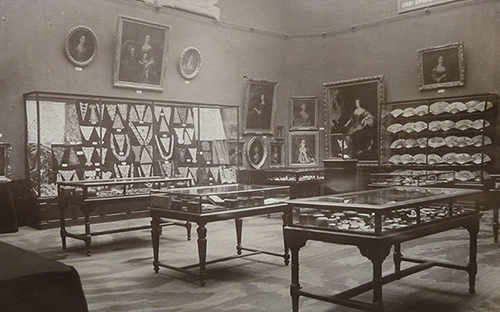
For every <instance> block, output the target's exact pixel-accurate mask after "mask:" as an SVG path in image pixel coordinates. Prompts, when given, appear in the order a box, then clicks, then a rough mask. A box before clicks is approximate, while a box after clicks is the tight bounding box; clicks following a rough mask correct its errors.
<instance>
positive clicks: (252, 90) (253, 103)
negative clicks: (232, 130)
mask: <svg viewBox="0 0 500 312" xmlns="http://www.w3.org/2000/svg"><path fill="white" fill-rule="evenodd" d="M277 88H278V83H277V82H273V81H267V80H255V79H248V81H247V85H246V92H245V106H244V110H243V133H244V134H272V133H273V131H274V117H275V113H276V91H277Z"/></svg>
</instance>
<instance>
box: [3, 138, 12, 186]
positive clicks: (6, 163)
mask: <svg viewBox="0 0 500 312" xmlns="http://www.w3.org/2000/svg"><path fill="white" fill-rule="evenodd" d="M11 154H12V144H11V143H7V142H0V182H10V181H11V180H12V174H11V168H10V155H11Z"/></svg>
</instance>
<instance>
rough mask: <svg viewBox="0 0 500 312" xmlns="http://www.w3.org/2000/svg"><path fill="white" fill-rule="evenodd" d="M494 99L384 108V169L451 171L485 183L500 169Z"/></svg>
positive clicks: (452, 99)
mask: <svg viewBox="0 0 500 312" xmlns="http://www.w3.org/2000/svg"><path fill="white" fill-rule="evenodd" d="M497 104H498V95H496V94H476V95H468V96H460V97H449V98H432V99H422V100H413V101H402V102H391V103H383V104H381V109H380V120H381V123H380V153H379V155H380V160H379V161H380V165H381V166H382V167H384V168H386V169H387V170H394V169H395V168H410V167H411V168H412V169H415V168H419V169H429V168H432V169H438V170H445V171H448V170H453V171H454V172H455V180H456V181H461V182H464V181H476V182H481V181H483V180H485V179H487V178H488V172H489V171H491V169H492V168H494V167H495V166H496V164H495V162H496V161H497V158H498V157H497V155H496V154H497V151H496V150H495V142H496V125H497Z"/></svg>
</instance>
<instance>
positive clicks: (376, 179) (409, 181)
mask: <svg viewBox="0 0 500 312" xmlns="http://www.w3.org/2000/svg"><path fill="white" fill-rule="evenodd" d="M370 178H371V181H370V184H369V186H377V187H388V186H431V185H434V186H435V185H443V184H449V183H451V182H453V181H454V180H455V172H454V171H451V170H450V171H444V170H412V169H396V170H394V171H391V172H375V173H371V174H370Z"/></svg>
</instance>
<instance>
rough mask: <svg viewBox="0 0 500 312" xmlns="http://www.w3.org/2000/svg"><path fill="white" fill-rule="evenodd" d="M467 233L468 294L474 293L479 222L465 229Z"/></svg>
mask: <svg viewBox="0 0 500 312" xmlns="http://www.w3.org/2000/svg"><path fill="white" fill-rule="evenodd" d="M467 231H469V264H468V266H467V272H468V273H469V293H471V294H474V293H475V292H476V274H477V234H478V232H479V220H477V221H475V222H474V223H473V224H471V225H470V226H468V227H467Z"/></svg>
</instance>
